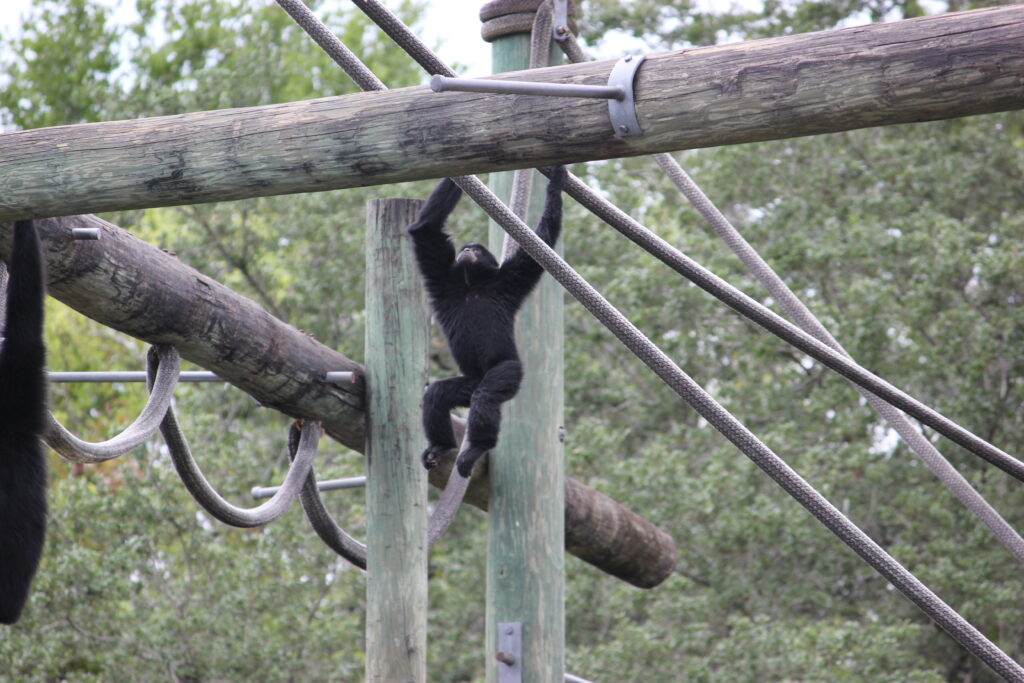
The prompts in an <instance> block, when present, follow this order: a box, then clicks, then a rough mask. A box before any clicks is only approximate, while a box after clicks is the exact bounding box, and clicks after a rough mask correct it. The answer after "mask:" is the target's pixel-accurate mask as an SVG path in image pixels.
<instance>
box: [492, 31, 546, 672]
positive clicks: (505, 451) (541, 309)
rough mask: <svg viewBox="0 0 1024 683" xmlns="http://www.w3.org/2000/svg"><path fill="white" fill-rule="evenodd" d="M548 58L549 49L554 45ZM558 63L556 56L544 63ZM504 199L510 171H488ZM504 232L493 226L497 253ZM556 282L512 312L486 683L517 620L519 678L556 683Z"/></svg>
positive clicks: (534, 206)
mask: <svg viewBox="0 0 1024 683" xmlns="http://www.w3.org/2000/svg"><path fill="white" fill-rule="evenodd" d="M552 54H553V55H554V50H553V51H552ZM491 57H492V61H493V69H492V70H493V71H494V72H495V73H500V72H503V71H512V70H516V69H525V68H528V67H529V66H530V35H529V34H528V33H520V34H513V35H509V36H505V37H501V38H498V39H496V40H494V42H493V43H492V52H491ZM552 63H557V62H554V61H553V62H552ZM546 185H547V182H546V179H545V178H544V177H543V176H541V175H540V174H539V173H534V179H533V187H532V191H531V193H530V206H529V210H528V212H527V222H528V223H529V224H530V225H531V226H536V222H537V219H538V218H539V217H540V214H541V210H542V208H543V205H544V197H545V193H546V191H545V188H546ZM491 187H492V189H494V191H495V192H496V193H497V194H498V196H499V197H501V198H502V199H504V200H505V201H506V202H508V200H509V195H510V194H511V188H512V173H511V172H505V173H496V174H492V175H491ZM504 235H505V232H504V231H503V230H501V229H500V228H498V227H496V226H493V225H492V227H491V237H490V245H491V250H492V251H493V252H494V253H495V254H500V253H501V245H502V240H503V238H504ZM562 297H563V292H562V289H561V287H559V286H558V284H557V283H556V282H555V281H554V280H552V279H551V278H550V277H548V276H547V275H545V276H544V278H543V280H542V281H541V284H540V286H539V287H538V288H537V290H536V291H534V293H533V294H531V295H530V298H529V299H528V300H527V301H526V304H525V305H524V306H523V310H522V311H521V312H520V314H519V320H518V326H517V337H518V343H519V351H520V354H521V356H522V359H523V366H524V369H525V377H524V379H523V385H522V388H521V389H520V390H519V394H518V395H517V396H516V398H515V399H513V401H511V402H510V403H509V404H507V405H506V406H505V410H504V411H503V418H502V430H501V436H500V438H499V443H498V447H497V448H496V449H495V450H494V451H492V452H491V455H490V480H491V504H490V541H489V549H488V561H487V635H486V638H487V662H488V664H487V680H488V681H489V683H496V681H497V680H498V667H501V666H506V665H505V664H501V663H499V662H497V660H496V659H495V655H496V653H497V642H498V624H499V623H502V622H516V621H518V622H521V623H522V642H523V645H522V660H521V661H522V667H523V669H522V671H523V681H540V682H545V683H547V682H553V681H561V680H562V678H563V675H564V671H565V605H564V603H565V589H564V585H565V571H564V569H565V540H564V539H565V507H564V505H565V503H564V495H565V485H564V470H563V465H562V445H561V439H560V438H559V433H560V431H561V428H562V425H563V418H562V414H563V413H562V409H563V406H562V404H563V379H562V346H563V339H562V337H563V334H562V309H563V299H562Z"/></svg>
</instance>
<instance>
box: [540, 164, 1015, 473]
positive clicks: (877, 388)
mask: <svg viewBox="0 0 1024 683" xmlns="http://www.w3.org/2000/svg"><path fill="white" fill-rule="evenodd" d="M542 172H544V171H542ZM565 191H566V193H567V194H568V195H569V196H571V197H572V198H573V199H575V200H576V201H577V202H579V203H580V204H582V205H583V206H585V207H586V208H587V209H589V210H590V212H591V213H593V214H594V215H595V216H597V217H598V218H600V219H601V220H603V221H604V222H605V223H607V224H608V225H610V226H612V227H613V228H615V229H616V230H618V231H619V232H621V233H622V234H623V235H625V236H626V237H627V238H629V239H630V240H631V241H633V242H634V243H635V244H637V245H638V246H640V247H641V248H643V249H644V250H645V251H647V252H648V253H650V254H651V255H652V256H654V257H655V258H657V259H658V260H660V261H661V262H662V263H664V264H666V265H668V266H669V267H670V268H672V269H673V270H674V271H676V272H677V273H679V274H680V275H682V276H683V277H685V278H686V279H688V280H690V281H691V282H692V283H693V284H695V285H697V286H698V287H700V288H701V289H703V290H704V291H705V292H707V293H708V294H711V295H712V296H713V297H715V298H716V299H718V300H719V301H721V302H722V303H724V304H725V305H726V306H729V307H730V308H732V309H733V310H735V311H737V312H738V313H740V314H741V315H743V316H744V317H746V318H747V319H749V320H750V321H752V322H754V323H756V324H758V325H760V326H761V327H763V328H764V329H766V330H768V331H769V332H771V333H772V334H774V335H775V336H777V337H779V338H780V339H782V340H783V341H785V342H787V343H789V344H790V345H792V346H794V347H796V348H798V349H800V350H801V351H803V352H804V353H806V354H807V355H809V356H811V357H812V358H814V359H815V360H817V361H819V362H820V363H822V364H824V365H825V366H826V367H829V368H831V369H832V370H834V371H835V372H837V373H839V374H840V375H842V376H843V377H846V378H847V379H849V380H850V381H851V382H853V383H854V384H856V385H858V386H860V387H863V388H865V389H867V390H868V391H870V392H872V393H874V394H876V395H878V396H881V397H882V398H883V399H885V400H886V401H888V402H889V403H890V404H892V405H894V406H896V407H897V408H899V409H900V410H902V411H904V412H906V413H908V414H909V415H911V416H913V417H915V418H917V419H918V420H920V421H921V422H923V423H924V424H926V425H928V426H929V427H932V428H933V429H935V431H937V432H939V433H940V434H942V435H943V436H945V437H946V438H948V439H950V440H951V441H953V442H955V443H957V444H959V445H960V446H963V447H964V448H966V449H967V450H968V451H970V452H971V453H974V454H975V455H977V456H979V457H981V458H984V459H985V460H988V461H989V462H990V463H992V464H993V465H995V466H996V467H998V468H999V469H1001V470H1003V471H1004V472H1006V473H1007V474H1010V475H1011V476H1013V477H1014V478H1016V479H1018V480H1020V481H1024V463H1022V462H1021V461H1019V460H1017V459H1016V458H1014V457H1013V456H1011V455H1010V454H1009V453H1006V452H1004V451H1003V450H1001V449H999V448H997V447H996V446H993V445H992V444H990V443H989V442H987V441H985V440H984V439H982V438H981V437H979V436H977V435H976V434H973V433H972V432H970V431H968V430H966V429H964V428H963V427H961V426H960V425H958V424H957V423H955V422H953V421H952V420H950V419H949V418H947V417H946V416H944V415H942V414H941V413H939V412H938V411H936V410H934V409H932V408H930V407H928V406H926V405H925V404H923V403H922V402H920V401H918V400H917V399H915V398H913V397H912V396H910V395H909V394H907V393H905V392H903V391H901V390H900V389H898V388H897V387H894V386H893V385H891V384H889V383H888V382H886V381H885V380H884V379H882V378H881V377H878V376H877V375H875V374H873V373H871V372H869V371H868V370H866V369H864V368H863V367H861V366H860V365H858V364H857V363H856V362H854V361H852V360H850V359H849V358H848V357H847V356H845V355H843V354H841V353H839V352H838V351H836V350H835V349H833V348H831V347H830V346H828V345H826V344H824V343H822V342H820V341H818V340H817V339H815V338H814V337H812V336H811V335H809V334H807V333H806V332H804V331H803V330H801V329H800V328H799V327H797V326H796V325H794V324H793V323H791V322H789V321H788V320H786V319H785V318H783V317H781V316H780V315H778V314H777V313H775V312H774V311H772V310H771V309H769V308H768V307H766V306H764V305H762V304H761V303H759V302H757V301H755V300H754V299H752V298H751V297H749V296H747V295H746V294H744V293H743V292H741V291H740V290H738V289H736V288H735V287H733V286H732V285H730V284H729V283H728V282H726V281H725V280H723V279H722V278H720V277H718V276H717V275H715V274H714V273H712V272H711V271H709V270H708V269H706V268H704V267H703V266H701V265H700V264H699V263H697V262H696V261H694V260H693V259H691V258H690V257H688V256H686V255H685V254H683V253H682V252H681V251H679V250H678V249H676V248H675V247H674V246H673V245H671V244H669V243H668V242H666V241H665V240H663V239H662V238H661V237H660V236H658V235H657V234H656V233H654V232H653V231H651V230H649V229H648V228H647V227H645V226H644V225H642V224H641V223H639V222H638V221H637V220H635V219H634V218H633V217H632V216H630V215H628V214H627V213H625V212H624V211H622V209H620V208H618V207H617V206H615V205H613V204H612V203H610V202H609V201H608V200H606V199H604V198H603V197H601V196H600V195H598V194H597V193H596V192H594V191H593V190H591V189H590V188H589V187H587V185H586V184H585V183H584V182H583V181H581V180H580V179H579V178H577V177H576V176H574V175H572V174H570V175H569V177H568V178H567V179H566V184H565Z"/></svg>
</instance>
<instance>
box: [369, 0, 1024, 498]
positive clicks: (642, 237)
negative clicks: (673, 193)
mask: <svg viewBox="0 0 1024 683" xmlns="http://www.w3.org/2000/svg"><path fill="white" fill-rule="evenodd" d="M353 2H354V3H355V4H356V5H357V6H358V7H359V8H360V9H361V10H362V11H363V12H364V13H366V15H367V16H368V17H370V19H372V20H373V21H374V23H376V24H377V25H378V26H379V27H380V29H381V30H382V31H384V32H385V33H386V34H387V35H388V36H390V37H391V39H392V40H394V41H395V42H396V43H398V45H399V46H400V47H401V48H402V49H403V50H405V51H406V52H407V53H408V54H409V55H410V56H411V57H412V58H413V59H414V60H416V62H417V63H418V64H420V66H422V67H423V68H424V69H425V70H426V71H427V72H428V73H430V74H441V75H443V76H454V75H455V72H454V71H452V70H451V69H450V68H449V67H448V66H447V65H446V64H444V63H443V62H442V61H441V60H440V59H439V58H438V57H437V55H435V54H434V53H433V52H432V51H431V50H430V49H429V48H427V46H426V45H424V44H423V42H422V41H421V40H420V39H419V38H418V37H417V36H416V35H415V34H414V33H413V32H412V31H410V30H409V27H408V26H406V25H405V24H403V23H402V22H401V20H399V19H398V17H396V16H395V15H394V14H392V13H391V11H390V10H388V9H387V8H386V7H384V6H383V5H381V4H380V3H379V2H377V1H376V0H353ZM564 42H567V43H571V45H570V48H569V49H570V50H571V49H572V45H574V43H573V41H572V39H570V40H567V41H564ZM575 47H576V49H577V50H578V45H577V46H575ZM566 192H567V193H568V194H569V195H570V196H571V197H573V198H574V199H575V200H576V201H578V202H579V203H580V204H582V205H583V206H585V207H586V208H588V209H589V210H590V211H591V212H592V213H593V214H594V215H596V216H598V217H599V218H601V219H602V220H604V221H605V222H606V223H608V224H609V225H611V226H612V227H613V228H615V229H616V230H618V231H619V232H621V233H622V234H624V235H625V236H626V237H628V238H629V239H631V240H632V241H633V242H635V243H636V244H638V245H639V246H641V247H643V248H644V249H645V250H647V251H648V252H650V253H651V254H653V255H654V256H656V257H657V258H659V259H661V260H662V261H663V262H665V263H666V264H668V265H669V266H671V267H672V268H673V269H674V270H676V271H677V272H678V273H680V274H681V275H683V276H684V277H686V278H687V279H689V280H690V281H692V282H693V283H694V284H696V285H697V286H698V287H700V288H701V289H703V290H704V291H706V292H708V293H709V294H711V295H712V296H714V297H716V298H718V299H719V300H720V301H722V302H723V303H725V304H726V305H727V306H729V307H730V308H733V309H734V310H736V311H738V312H739V313H741V314H742V315H744V316H746V317H747V318H749V319H750V320H752V321H753V322H755V323H757V324H758V325H760V326H761V327H764V328H765V329H766V330H768V331H769V332H771V333H772V334H775V335H776V336H778V337H779V338H781V339H783V340H784V341H786V342H788V343H790V344H792V345H793V346H796V347H797V348H799V349H800V350H801V351H803V352H804V353H807V354H808V355H810V356H811V357H813V358H814V359H815V360H817V361H819V362H821V363H823V364H824V365H826V366H827V367H829V368H831V369H833V370H835V371H836V372H838V373H839V374H841V375H843V376H844V377H846V378H847V379H849V380H851V381H852V382H854V383H855V384H857V385H858V386H862V387H864V388H865V389H868V390H869V391H871V392H872V393H875V394H877V395H879V396H881V397H882V398H884V399H885V400H886V401H888V402H889V403H891V404H892V405H894V406H896V407H898V408H900V409H901V410H903V411H905V412H907V413H909V414H910V415H912V416H913V417H915V418H917V419H918V420H920V421H921V422H924V423H925V424H927V425H928V426H930V427H932V428H933V429H935V430H936V431H938V432H939V433H940V434H943V435H944V436H946V437H947V438H949V439H950V440H952V441H954V442H955V443H957V444H959V445H960V446H963V447H964V448H966V449H967V450H969V451H970V452H972V453H974V454H975V455H978V456H980V457H982V458H985V459H986V460H988V461H989V462H991V463H992V464H994V465H995V466H997V467H999V468H1000V469H1002V470H1003V471H1005V472H1007V473H1008V474H1010V475H1012V476H1013V477H1015V478H1016V479H1018V480H1020V481H1024V463H1021V462H1020V461H1018V460H1017V459H1016V458H1014V457H1012V456H1011V455H1009V454H1008V453H1005V452H1003V451H1002V450H1000V449H998V448H996V447H995V446H993V445H992V444H990V443H988V442H987V441H985V440H984V439H982V438H980V437H978V436H976V435H974V434H972V433H971V432H969V431H967V430H966V429H964V428H963V427H960V426H959V425H957V424H956V423H954V422H953V421H951V420H949V419H947V418H946V417H944V416H942V415H941V414H939V413H937V412H936V411H934V410H932V409H931V408H928V407H927V406H925V405H924V404H922V403H921V402H920V401H917V400H916V399H913V398H911V397H910V396H908V395H907V394H905V393H903V392H901V391H900V390H898V389H896V388H895V387H893V386H892V385H890V384H889V383H888V382H885V381H884V380H882V379H880V378H878V377H876V376H875V375H873V374H871V373H870V372H868V371H867V370H865V369H864V368H862V367H860V366H859V365H857V364H856V363H854V362H853V361H851V360H850V359H848V358H847V357H846V356H844V355H843V354H841V353H838V352H836V351H835V350H833V349H832V348H830V347H829V346H827V345H825V344H823V343H821V342H820V341H818V340H817V339H815V338H814V337H812V336H811V335H809V334H807V333H806V332H804V331H803V330H801V329H800V328H798V327H797V326H795V325H793V324H792V323H790V322H789V321H787V320H785V319H783V318H781V317H780V316H778V315H777V314H776V313H774V312H773V311H771V310H769V309H768V308H766V307H764V306H762V305H761V304H760V303H758V302H757V301H754V300H753V299H752V298H750V297H749V296H747V295H746V294H743V293H742V292H740V291H739V290H737V289H736V288H735V287H733V286H732V285H730V284H728V283H727V282H725V281H724V280H722V279H721V278H719V277H718V276H716V275H714V274H713V273H711V272H710V271H708V270H706V269H705V268H703V267H702V266H701V265H699V264H698V263H696V262H694V261H692V260H691V259H689V258H688V257H686V256H685V255H683V254H682V253H681V252H679V250H677V249H676V248H675V247H673V246H671V245H670V244H668V243H667V242H665V241H664V240H662V239H661V238H660V237H658V236H657V235H655V234H654V233H652V232H651V231H650V230H648V229H647V228H645V227H644V226H643V225H641V224H640V223H638V222H637V221H635V220H634V219H633V218H632V217H630V216H629V215H627V214H626V213H625V212H623V211H622V210H620V209H619V208H618V207H616V206H614V205H613V204H611V203H610V202H609V201H607V200H606V199H604V198H603V197H601V196H599V195H597V194H596V193H594V192H592V191H591V190H590V188H588V187H587V186H586V185H585V184H584V183H583V182H582V181H580V180H579V178H576V177H575V176H573V175H572V174H570V175H569V178H568V180H567V184H566Z"/></svg>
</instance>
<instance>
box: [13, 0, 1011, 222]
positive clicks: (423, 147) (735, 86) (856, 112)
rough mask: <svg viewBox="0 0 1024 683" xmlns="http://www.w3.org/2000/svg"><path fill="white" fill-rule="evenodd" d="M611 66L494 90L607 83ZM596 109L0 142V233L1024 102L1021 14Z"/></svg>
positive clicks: (642, 84)
mask: <svg viewBox="0 0 1024 683" xmlns="http://www.w3.org/2000/svg"><path fill="white" fill-rule="evenodd" d="M612 64H613V62H611V61H603V62H591V63H585V64H573V65H566V66H557V67H551V68H547V69H536V70H533V71H530V72H518V73H511V74H503V75H501V76H497V77H496V78H512V79H519V80H522V79H529V80H538V81H545V82H568V83H586V84H593V85H604V84H605V83H606V82H607V78H608V74H609V72H610V71H611V67H612ZM636 99H637V110H638V115H639V119H640V124H641V126H642V128H643V130H644V134H643V135H641V136H638V137H631V138H617V137H615V136H614V135H612V134H611V129H610V124H609V122H608V113H607V104H606V103H605V102H604V101H600V100H573V99H565V98H548V97H530V96H511V95H485V94H477V93H459V92H446V93H433V92H431V91H430V90H429V89H428V88H426V87H425V86H421V87H415V88H404V89H400V90H392V91H387V92H373V93H361V94H355V95H345V96H342V97H332V98H324V99H318V100H309V101H304V102H292V103H287V104H276V105H268V106H262V107H251V108H246V109H230V110H222V111H211V112H199V113H192V114H181V115H177V116H166V117H158V118H150V119H138V120H133V121H113V122H104V123H92V124H84V125H78V126H62V127H55V128H43V129H37V130H28V131H21V132H17V133H8V134H6V135H0V220H12V219H15V218H30V217H43V216H53V215H68V214H73V213H91V212H98V211H111V210H122V209H136V208H144V207H153V206H169V205H174V204H192V203H200V202H209V201H223V200H228V199H240V198H244V197H255V196H263V195H273V194H287V193H294V192H311V191H318V190H327V189H334V188H340V187H355V186H364V185H378V184H383V183H394V182H400V181H406V180H415V179H421V178H440V177H444V176H451V175H462V174H467V173H483V172H488V171H499V170H508V169H513V168H528V167H537V166H544V165H550V164H555V163H573V162H579V161H587V160H593V159H607V158H612V157H623V156H634V155H640V154H649V153H652V152H668V151H673V150H681V149H688V148H695V147H710V146H715V145H726V144H737V143H744V142H752V141H757V140H768V139H776V138H787V137H795V136H802V135H813V134H817V133H826V132H834V131H841V130H850V129H854V128H863V127H867V126H880V125H888V124H895V123H909V122H915V121H928V120H933V119H947V118H954V117H958V116H969V115H972V114H983V113H990V112H996V111H1005V110H1011V109H1020V108H1022V107H1024V6H1021V5H1014V6H1007V7H996V8H989V9H980V10H973V11H970V12H960V13H953V14H945V15H940V16H935V17H923V18H919V19H909V20H906V21H900V22H893V23H890V24H873V25H868V26H858V27H855V28H848V29H842V30H838V31H826V32H820V33H808V34H801V35H795V36H785V37H781V38H772V39H767V40H758V41H751V42H747V43H738V44H733V45H725V46H720V47H710V48H703V49H697V50H690V51H677V52H668V53H663V54H656V55H651V56H650V57H648V59H647V61H646V62H645V63H644V65H643V66H642V67H641V68H640V70H639V72H638V74H637V79H636Z"/></svg>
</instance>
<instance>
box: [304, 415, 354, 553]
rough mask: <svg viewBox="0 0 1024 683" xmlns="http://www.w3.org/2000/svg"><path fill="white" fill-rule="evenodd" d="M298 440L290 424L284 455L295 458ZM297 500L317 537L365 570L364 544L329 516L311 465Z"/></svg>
mask: <svg viewBox="0 0 1024 683" xmlns="http://www.w3.org/2000/svg"><path fill="white" fill-rule="evenodd" d="M300 441H301V431H300V430H299V428H298V426H297V425H294V424H293V425H292V427H291V429H290V430H289V431H288V457H289V458H290V459H291V460H292V461H294V460H295V459H296V457H297V454H298V452H299V445H300ZM299 500H300V501H301V502H302V509H303V510H304V511H305V513H306V519H308V520H309V524H310V526H312V527H313V530H314V531H315V532H316V534H317V536H319V537H320V540H322V541H323V542H324V543H325V544H327V547H329V548H330V549H331V550H333V551H334V552H336V553H337V554H339V555H341V556H342V557H343V558H345V559H346V560H348V561H349V562H351V563H352V564H354V565H355V566H357V567H359V568H360V569H366V546H365V545H363V544H362V543H360V542H359V541H357V540H356V539H354V538H352V537H351V536H349V535H348V534H347V533H346V532H345V530H344V529H342V528H341V527H340V526H338V523H337V522H335V521H334V518H333V517H331V513H329V512H328V511H327V507H326V506H325V505H324V501H323V499H321V498H320V490H319V489H318V488H317V486H316V473H315V472H314V470H313V468H312V467H311V468H310V470H309V474H308V475H306V481H305V482H303V484H302V490H301V491H300V492H299Z"/></svg>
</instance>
